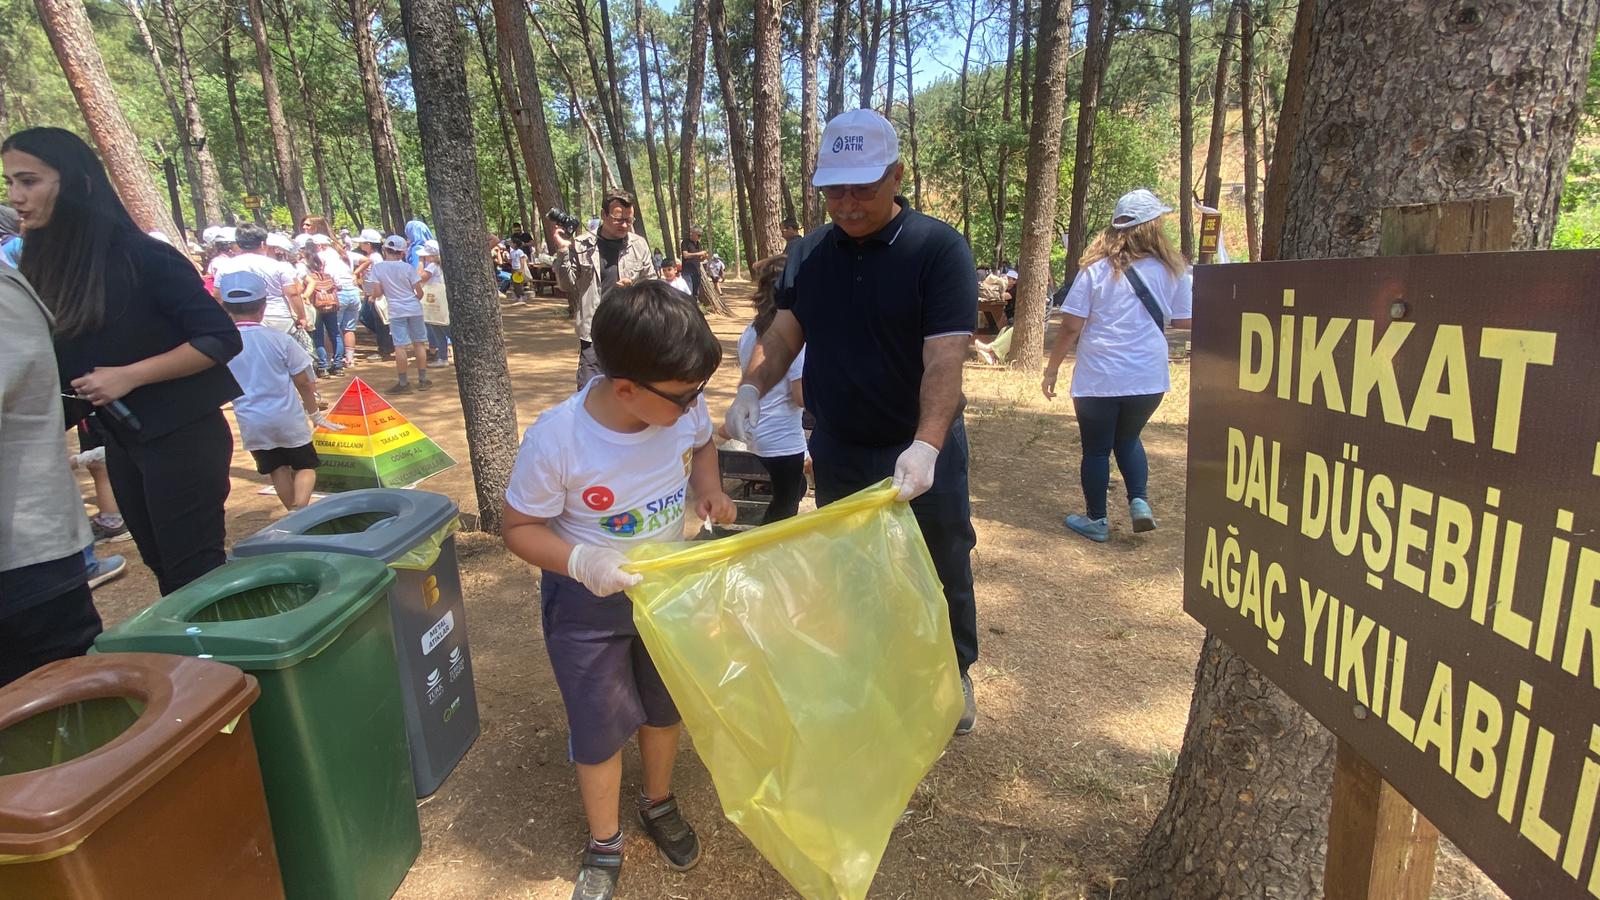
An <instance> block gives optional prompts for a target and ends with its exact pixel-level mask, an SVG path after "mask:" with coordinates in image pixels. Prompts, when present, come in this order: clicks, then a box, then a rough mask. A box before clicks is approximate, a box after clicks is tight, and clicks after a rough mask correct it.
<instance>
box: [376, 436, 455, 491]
mask: <svg viewBox="0 0 1600 900" xmlns="http://www.w3.org/2000/svg"><path fill="white" fill-rule="evenodd" d="M413 427H415V426H413ZM418 433H419V434H420V433H421V432H418ZM376 462H377V474H378V477H379V478H381V479H382V480H383V485H384V487H404V486H406V485H409V484H416V483H417V482H418V481H421V480H422V479H424V478H427V477H428V476H429V475H433V474H436V473H439V472H442V471H444V470H445V469H448V468H450V467H451V466H453V465H455V464H456V461H455V460H454V459H451V458H450V454H448V453H446V452H444V450H443V449H442V448H441V447H440V446H439V445H438V444H435V443H434V442H433V439H432V438H427V437H425V438H423V439H421V440H419V441H412V442H411V443H409V444H407V445H405V446H404V447H399V448H396V449H394V450H387V451H384V452H383V453H380V454H379V455H378V457H377V460H376Z"/></svg>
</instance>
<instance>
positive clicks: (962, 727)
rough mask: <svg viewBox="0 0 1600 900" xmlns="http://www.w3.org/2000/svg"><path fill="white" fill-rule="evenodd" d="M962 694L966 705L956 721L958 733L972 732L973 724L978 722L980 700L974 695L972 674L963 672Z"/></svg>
mask: <svg viewBox="0 0 1600 900" xmlns="http://www.w3.org/2000/svg"><path fill="white" fill-rule="evenodd" d="M961 696H962V699H964V700H965V701H966V706H965V708H963V709H962V710H961V718H960V720H958V721H957V722H956V734H957V735H963V734H971V733H972V726H974V725H976V724H978V701H977V699H976V698H974V697H973V696H972V676H970V675H968V674H967V673H965V672H963V673H961Z"/></svg>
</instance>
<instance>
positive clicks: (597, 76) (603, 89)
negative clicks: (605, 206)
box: [572, 0, 644, 234]
mask: <svg viewBox="0 0 1600 900" xmlns="http://www.w3.org/2000/svg"><path fill="white" fill-rule="evenodd" d="M572 7H573V14H574V16H576V17H577V20H578V31H579V34H580V35H581V36H582V38H583V49H584V53H585V54H587V56H588V57H589V70H590V73H591V74H592V75H593V76H594V86H595V95H596V96H597V97H598V98H599V100H600V115H601V117H602V118H603V119H604V120H605V124H606V134H607V135H608V136H609V137H610V138H611V155H612V157H613V158H614V159H615V160H616V164H617V174H618V176H620V177H621V183H620V184H618V185H616V186H617V187H620V188H622V189H623V190H625V191H627V192H628V193H630V194H632V195H633V196H634V197H635V198H638V196H639V189H638V187H637V186H635V185H634V182H633V165H632V163H630V162H629V161H628V147H627V140H626V138H627V135H626V133H625V132H624V129H623V124H622V109H621V103H620V102H619V101H618V100H617V96H616V93H617V71H616V54H615V51H614V50H613V48H612V45H611V10H610V7H609V6H608V5H607V4H606V2H605V0H600V15H601V19H602V31H603V32H604V33H603V34H602V36H601V38H602V44H603V45H604V52H605V55H606V72H605V74H604V75H602V73H601V71H600V66H599V62H598V59H597V58H596V56H595V52H594V39H593V36H592V32H593V30H594V29H593V22H592V21H591V20H590V19H589V10H588V7H587V6H586V5H585V2H584V0H573V4H572ZM633 228H634V230H635V231H637V232H639V233H640V234H644V217H643V216H634V217H633Z"/></svg>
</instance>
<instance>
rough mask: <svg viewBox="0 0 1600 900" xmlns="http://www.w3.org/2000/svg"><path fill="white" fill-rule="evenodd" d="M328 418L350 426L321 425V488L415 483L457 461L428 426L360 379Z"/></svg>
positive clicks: (314, 439) (315, 440)
mask: <svg viewBox="0 0 1600 900" xmlns="http://www.w3.org/2000/svg"><path fill="white" fill-rule="evenodd" d="M328 421H330V422H333V423H335V424H337V425H343V426H344V430H343V431H334V430H332V429H329V428H321V427H319V428H318V429H317V430H316V433H315V434H313V435H312V438H311V441H312V443H313V444H315V445H316V448H317V455H318V456H321V457H322V468H320V469H318V470H317V490H319V491H326V492H328V493H338V492H339V491H354V490H359V489H360V488H375V487H391V488H392V487H410V486H412V485H414V484H416V483H417V482H419V481H421V480H422V479H424V478H427V477H428V476H429V475H434V474H437V473H439V472H442V471H444V470H445V469H448V468H450V467H451V466H453V465H455V464H456V461H455V460H454V459H451V458H450V454H448V453H446V452H444V450H442V449H440V447H439V445H438V444H435V443H434V442H433V440H432V439H431V438H429V437H428V436H427V435H425V434H423V433H422V429H420V428H418V427H417V426H415V425H413V424H411V422H410V420H408V419H407V418H406V417H405V416H403V415H401V414H400V411H399V410H398V409H395V408H394V407H392V406H390V405H389V403H388V401H387V400H384V399H383V398H382V397H380V396H378V392H377V391H375V390H373V389H372V388H371V387H370V386H368V384H367V383H366V382H365V381H362V380H361V379H359V378H356V379H354V380H352V381H351V382H350V386H349V387H347V388H345V390H344V394H343V395H342V396H340V397H339V402H338V403H335V404H334V405H333V408H332V409H330V410H329V411H328Z"/></svg>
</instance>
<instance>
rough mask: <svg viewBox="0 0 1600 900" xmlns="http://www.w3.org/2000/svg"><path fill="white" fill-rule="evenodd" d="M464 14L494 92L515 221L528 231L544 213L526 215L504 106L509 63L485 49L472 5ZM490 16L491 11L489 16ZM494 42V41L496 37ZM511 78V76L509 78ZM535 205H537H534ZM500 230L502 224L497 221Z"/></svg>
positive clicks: (479, 21) (478, 17)
mask: <svg viewBox="0 0 1600 900" xmlns="http://www.w3.org/2000/svg"><path fill="white" fill-rule="evenodd" d="M464 8H465V9H466V11H467V14H468V15H469V16H471V17H472V30H473V31H474V32H476V33H477V36H478V51H479V53H481V54H482V55H483V73H484V75H486V76H487V77H488V79H489V90H490V91H492V92H493V93H494V108H495V118H496V119H497V121H496V122H495V124H496V125H497V126H499V128H500V142H501V144H502V145H503V146H504V147H505V151H506V163H507V165H509V166H510V167H511V187H512V188H514V189H515V191H516V196H517V218H518V220H519V221H522V222H525V223H527V227H529V228H532V227H533V225H534V223H535V222H537V221H538V220H539V219H540V218H542V217H543V216H544V214H545V212H546V210H540V209H535V211H534V215H533V217H532V218H530V217H529V216H528V197H527V194H525V193H524V192H523V190H522V164H521V163H519V162H518V158H519V157H520V156H521V150H520V149H519V147H520V144H519V142H518V141H517V139H516V137H514V136H513V135H512V133H511V124H510V123H511V112H510V110H509V109H507V107H506V93H505V77H504V75H503V74H502V73H503V72H506V71H507V64H508V63H509V62H510V60H509V59H508V58H507V57H506V54H505V53H503V52H499V53H497V52H492V51H491V50H490V49H489V32H488V31H487V30H486V29H485V26H484V21H483V14H482V12H481V11H480V10H479V8H478V6H477V4H476V3H474V4H470V5H468V6H466V7H464ZM492 14H493V12H492V10H491V15H492ZM497 39H498V38H497ZM512 77H513V78H515V77H516V76H515V75H512ZM535 206H537V204H535ZM500 224H501V226H502V227H503V226H504V225H505V224H506V223H505V222H501V223H500Z"/></svg>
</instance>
